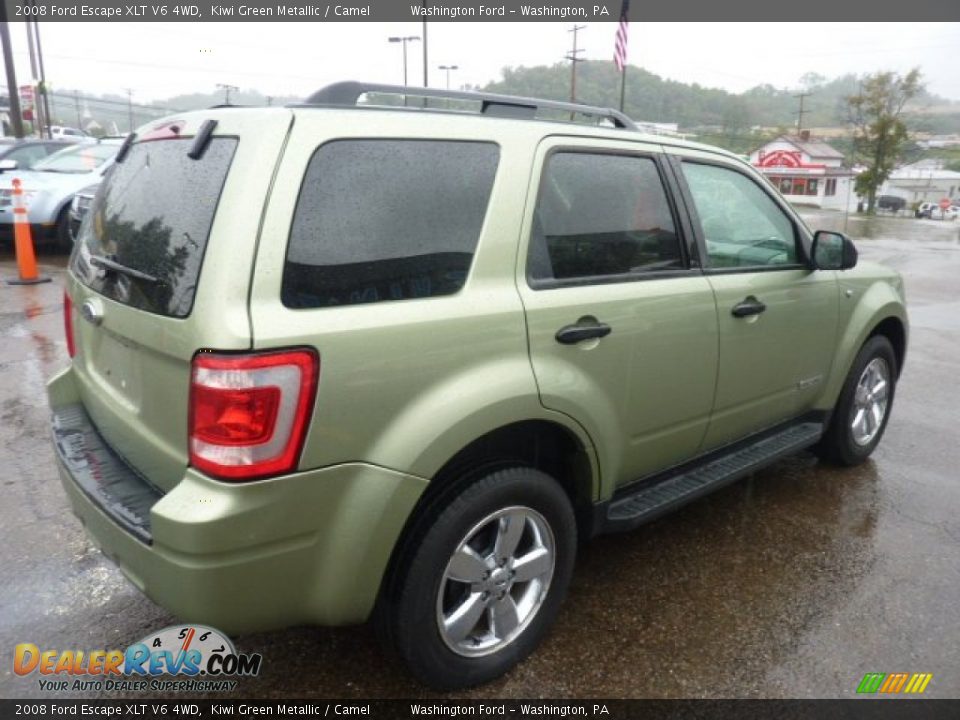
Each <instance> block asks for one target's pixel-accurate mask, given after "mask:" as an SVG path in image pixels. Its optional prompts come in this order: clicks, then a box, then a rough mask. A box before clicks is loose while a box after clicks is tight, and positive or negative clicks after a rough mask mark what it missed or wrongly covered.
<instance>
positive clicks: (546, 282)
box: [523, 145, 700, 291]
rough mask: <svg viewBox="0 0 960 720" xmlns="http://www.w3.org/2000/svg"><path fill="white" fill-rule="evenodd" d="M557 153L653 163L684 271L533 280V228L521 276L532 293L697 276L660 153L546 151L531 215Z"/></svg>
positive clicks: (681, 215) (598, 148)
mask: <svg viewBox="0 0 960 720" xmlns="http://www.w3.org/2000/svg"><path fill="white" fill-rule="evenodd" d="M558 153H567V154H573V153H576V154H580V155H614V156H618V157H630V158H641V159H648V160H652V161H653V165H654V168H655V170H656V171H657V175H658V177H659V178H660V184H661V187H663V193H664V196H665V197H666V200H667V206H668V208H669V210H670V217H671V219H672V220H673V224H674V232H675V233H676V235H677V242H678V243H679V248H680V262H681V263H682V265H683V267H679V268H671V269H669V270H648V271H646V272H632V273H620V274H617V275H587V276H584V277H576V278H559V279H558V278H534V277H532V276H531V274H530V267H531V262H530V255H531V253H532V252H533V226H532V225H531V227H530V228H529V229H528V230H527V233H526V235H527V243H526V244H527V250H526V256H525V257H524V261H523V262H524V266H523V275H524V278H526V281H527V287H529V288H530V289H531V290H534V291H539V290H557V289H562V288H569V287H586V286H591V285H619V284H623V283H631V282H643V281H646V280H663V279H669V278H678V277H690V276H692V275H699V274H700V265H699V260H698V259H697V258H695V257H693V255H692V254H691V248H692V247H693V248H694V249H696V246H695V245H692V243H691V242H690V240H691V239H692V235H691V234H690V227H689V225H688V224H687V223H685V222H683V219H684V218H685V214H684V213H682V212H681V208H680V205H679V203H678V202H677V201H676V197H675V192H676V188H675V186H674V184H673V182H672V180H673V178H672V177H671V173H670V172H668V168H667V164H666V163H665V161H664V154H663V153H662V152H659V153H658V152H654V151H649V150H631V149H629V148H620V147H604V146H584V145H555V146H553V147H551V148H549V149H548V150H547V152H546V154H545V155H544V156H543V161H542V162H541V163H540V164H539V168H534V170H535V171H537V170H539V175H538V177H537V179H536V180H537V194H536V199H535V201H534V208H533V213H534V214H535V213H536V212H537V209H538V207H539V205H540V195H541V193H542V192H543V185H544V177H545V172H544V171H545V170H546V168H547V166H548V165H549V163H550V160H551V158H552V157H553V156H554V155H555V154H558Z"/></svg>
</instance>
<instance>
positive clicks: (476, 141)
mask: <svg viewBox="0 0 960 720" xmlns="http://www.w3.org/2000/svg"><path fill="white" fill-rule="evenodd" d="M339 142H448V143H450V142H455V143H464V144H466V143H470V144H473V145H492V146H493V147H495V148H496V150H497V166H496V169H495V170H494V173H493V182H492V183H491V185H490V197H488V198H487V206H486V209H485V210H484V213H483V222H482V223H481V224H480V230H479V234H478V235H477V242H476V244H475V245H474V248H473V253H472V256H471V258H470V267H469V268H467V274H466V276H465V277H464V278H463V284H462V285H461V286H460V287H459V288H458V289H457V291H456V292H453V293H447V294H445V295H429V296H426V297H418V298H400V299H387V300H377V301H376V302H363V303H345V304H343V305H319V306H317V307H291V306H290V305H287V304H286V303H285V302H284V301H283V276H284V273H285V271H286V267H287V263H288V262H289V261H290V247H291V245H292V241H293V228H294V224H295V221H296V216H297V208H298V207H300V200H301V199H302V197H303V193H304V190H305V188H306V184H307V172H308V171H309V170H310V164H311V163H312V162H313V161H314V158H316V156H317V155H318V154H319V153H320V152H321V151H322V150H323V149H324V148H325V147H326V146H328V145H332V144H334V143H339ZM502 168H503V145H501V144H500V142H499V141H497V140H494V139H492V138H488V139H480V138H464V137H444V136H430V137H420V136H415V137H411V136H406V135H342V136H336V137H330V138H327V139H326V140H324V141H323V142H321V143H320V144H319V145H317V146H316V147H315V148H314V149H313V152H311V153H310V156H309V157H308V158H307V161H306V163H304V165H303V172H302V173H301V174H300V183H299V186H298V187H297V197H296V200H294V203H293V209H292V211H291V212H290V222H289V225H288V227H287V233H286V239H285V245H284V248H283V261H282V263H281V264H280V287H279V288H278V290H279V292H278V295H277V299H278V300H279V302H280V305H281V306H282V307H283V308H284V310H290V311H293V312H318V311H324V310H336V309H342V308H352V307H360V306H365V305H371V306H377V305H382V304H384V303H388V304H396V303H407V302H417V301H420V302H422V301H425V300H437V299H441V298H455V297H459V296H460V295H462V294H463V292H464V291H465V290H466V289H467V286H468V285H469V284H470V280H471V279H472V278H473V273H474V270H475V269H476V265H477V263H476V261H477V255H478V254H479V252H480V243H481V241H482V240H483V236H484V232H485V230H486V228H487V223H488V222H489V220H490V208H491V207H492V206H493V197H494V193H495V192H496V189H497V183H498V181H499V178H500V173H501V171H502Z"/></svg>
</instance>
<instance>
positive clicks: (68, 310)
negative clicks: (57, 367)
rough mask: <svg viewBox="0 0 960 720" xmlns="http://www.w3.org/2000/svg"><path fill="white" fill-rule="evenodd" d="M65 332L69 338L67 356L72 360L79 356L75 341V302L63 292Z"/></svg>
mask: <svg viewBox="0 0 960 720" xmlns="http://www.w3.org/2000/svg"><path fill="white" fill-rule="evenodd" d="M63 332H64V334H65V335H66V336H67V354H68V355H69V356H70V357H71V358H72V357H73V356H74V355H76V354H77V344H76V343H75V342H74V341H73V301H72V300H71V299H70V296H69V295H67V291H66V290H64V291H63Z"/></svg>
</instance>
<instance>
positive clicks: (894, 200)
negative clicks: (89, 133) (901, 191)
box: [877, 195, 907, 213]
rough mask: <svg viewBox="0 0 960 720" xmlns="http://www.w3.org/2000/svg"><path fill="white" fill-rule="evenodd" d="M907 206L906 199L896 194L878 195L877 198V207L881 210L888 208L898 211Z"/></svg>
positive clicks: (891, 210)
mask: <svg viewBox="0 0 960 720" xmlns="http://www.w3.org/2000/svg"><path fill="white" fill-rule="evenodd" d="M906 206H907V201H906V200H905V199H904V198H902V197H897V196H896V195H880V196H879V197H878V198H877V207H878V208H879V209H881V210H889V211H890V212H893V213H898V212H900V211H901V210H903V209H904V208H905V207H906Z"/></svg>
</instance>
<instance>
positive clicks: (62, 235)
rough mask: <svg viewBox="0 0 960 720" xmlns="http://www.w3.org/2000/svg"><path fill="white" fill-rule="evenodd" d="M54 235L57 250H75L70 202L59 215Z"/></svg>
mask: <svg viewBox="0 0 960 720" xmlns="http://www.w3.org/2000/svg"><path fill="white" fill-rule="evenodd" d="M55 232H56V234H55V236H54V245H55V247H56V248H57V250H61V251H64V252H70V251H71V250H73V232H71V230H70V205H69V204H68V205H67V206H66V207H65V208H63V210H61V211H60V214H59V215H58V216H57V228H56V231H55Z"/></svg>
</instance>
